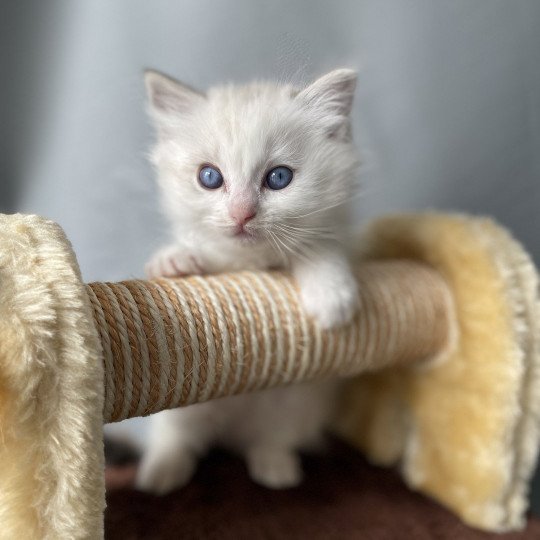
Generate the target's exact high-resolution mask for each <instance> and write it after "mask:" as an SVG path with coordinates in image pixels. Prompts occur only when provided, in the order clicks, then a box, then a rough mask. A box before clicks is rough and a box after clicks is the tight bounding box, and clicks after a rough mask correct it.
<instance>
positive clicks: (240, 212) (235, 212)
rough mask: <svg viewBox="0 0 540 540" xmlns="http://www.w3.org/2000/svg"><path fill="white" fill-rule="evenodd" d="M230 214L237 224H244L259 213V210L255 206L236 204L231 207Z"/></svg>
mask: <svg viewBox="0 0 540 540" xmlns="http://www.w3.org/2000/svg"><path fill="white" fill-rule="evenodd" d="M229 214H230V215H231V217H232V218H233V220H234V222H235V223H236V224H237V225H240V226H244V225H245V224H246V223H247V222H248V221H249V220H250V219H253V218H254V217H255V216H256V215H257V211H256V209H255V208H253V206H247V207H246V206H235V207H233V208H231V209H230V211H229Z"/></svg>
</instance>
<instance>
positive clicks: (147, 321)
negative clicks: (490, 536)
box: [0, 214, 540, 539]
mask: <svg viewBox="0 0 540 540" xmlns="http://www.w3.org/2000/svg"><path fill="white" fill-rule="evenodd" d="M359 243H360V246H361V247H362V250H363V252H364V254H363V262H362V263H360V264H359V265H358V267H357V277H358V280H359V286H360V306H359V311H358V314H357V316H356V318H355V319H354V321H353V322H352V323H351V324H350V325H348V326H347V327H344V328H340V329H335V330H330V331H321V330H320V329H318V328H317V327H316V325H315V324H314V323H313V322H312V321H311V320H310V319H309V318H308V317H307V316H306V315H305V314H304V312H303V311H302V309H301V307H300V303H299V299H298V294H297V291H296V289H295V286H294V283H293V281H292V280H291V279H290V278H289V277H287V276H286V275H284V274H281V273H264V272H261V273H254V272H241V273H237V274H225V275H219V276H207V277H189V278H184V279H178V280H165V279H163V280H157V281H153V282H146V281H126V282H121V283H92V284H89V285H84V284H83V283H82V281H81V277H80V273H79V269H78V265H77V262H76V259H75V256H74V254H73V252H72V250H71V246H70V245H69V242H68V240H67V239H66V237H65V235H64V233H63V232H62V230H61V229H60V227H59V226H58V225H56V224H54V223H52V222H50V221H47V220H44V219H42V218H39V217H36V216H22V215H15V216H1V215H0V428H1V435H2V438H1V440H0V523H1V524H2V526H1V528H0V538H10V539H11V538H40V539H41V538H45V539H57V538H70V539H72V538H73V539H76V538H81V539H82V538H85V539H86V538H101V537H102V536H103V509H104V501H105V498H104V484H103V443H102V425H103V421H106V422H108V421H117V420H121V419H124V418H128V417H131V416H140V415H145V414H150V413H152V412H156V411H159V410H163V409H166V408H172V407H176V406H181V405H187V404H190V403H195V402H201V401H205V400H208V399H213V398H217V397H220V396H225V395H232V394H235V393H240V392H248V391H253V390H257V389H261V388H266V387H271V386H276V385H279V384H288V383H293V382H297V381H306V380H311V379H315V378H320V377H324V376H344V377H349V378H350V383H348V384H347V389H346V391H345V393H344V395H343V396H342V397H343V403H342V405H343V407H342V410H341V412H340V414H339V416H338V418H337V419H336V424H335V427H336V430H338V431H339V433H341V434H342V436H344V437H345V438H346V439H348V440H349V441H351V442H352V443H353V444H354V445H356V446H357V447H358V448H361V449H362V450H363V451H364V452H365V453H366V455H367V456H368V457H369V459H370V460H372V461H374V462H376V463H380V464H383V465H390V464H400V466H401V468H402V471H403V476H404V478H405V480H406V481H407V482H408V484H409V485H410V486H411V487H413V488H415V489H418V490H420V491H422V492H424V493H427V494H429V495H431V496H432V497H434V498H435V499H437V500H438V501H440V502H441V503H443V504H445V505H446V506H447V507H449V508H450V509H452V510H453V511H454V512H455V513H456V514H457V515H458V516H460V517H461V518H462V519H463V520H465V521H466V522H467V523H470V524H471V525H473V526H476V527H480V528H483V529H487V530H496V531H502V530H513V529H517V528H520V527H521V526H523V523H524V514H525V510H526V505H527V484H528V480H529V479H530V477H531V475H532V472H533V470H534V465H535V459H536V456H537V451H538V442H539V438H540V432H539V425H538V416H539V413H540V392H538V391H537V390H536V388H537V384H538V381H539V380H540V369H539V366H540V352H539V350H540V349H539V344H540V328H539V321H540V315H539V313H540V309H539V303H538V279H537V272H536V269H535V268H534V266H533V265H532V263H531V261H530V259H529V257H528V256H527V254H526V253H525V251H524V250H523V248H522V247H521V246H520V245H519V244H518V243H517V242H515V240H513V239H512V238H511V237H510V235H509V234H508V233H507V232H506V231H504V230H503V229H502V228H501V227H499V226H497V225H495V224H494V223H493V222H491V221H489V220H481V219H477V218H470V217H467V216H455V215H449V216H447V215H437V214H427V215H419V216H401V217H394V218H388V219H383V220H380V221H378V222H376V223H375V224H374V225H373V226H371V227H370V229H369V230H368V232H367V233H366V235H365V237H364V238H363V240H362V241H361V242H359Z"/></svg>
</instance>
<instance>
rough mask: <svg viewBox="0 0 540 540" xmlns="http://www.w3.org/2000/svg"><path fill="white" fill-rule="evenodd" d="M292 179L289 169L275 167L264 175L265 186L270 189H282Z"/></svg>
mask: <svg viewBox="0 0 540 540" xmlns="http://www.w3.org/2000/svg"><path fill="white" fill-rule="evenodd" d="M292 178H293V172H292V171H291V169H289V167H283V166H281V167H276V168H275V169H272V170H271V171H269V172H268V174H267V175H266V185H267V187H269V188H270V189H283V188H284V187H287V186H288V185H289V184H290V183H291V180H292Z"/></svg>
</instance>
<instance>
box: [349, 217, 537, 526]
mask: <svg viewBox="0 0 540 540" xmlns="http://www.w3.org/2000/svg"><path fill="white" fill-rule="evenodd" d="M362 245H363V246H364V250H365V253H364V255H365V256H366V257H368V258H375V259H384V258H391V259H396V258H397V259H399V258H412V259H415V260H419V261H424V262H426V263H428V264H430V265H431V266H433V267H434V268H436V269H437V270H439V271H440V272H441V274H442V275H443V276H444V277H445V278H446V280H447V282H448V284H449V285H450V288H451V290H452V294H453V297H454V303H455V309H456V316H457V323H458V328H457V332H458V336H457V338H458V339H457V348H456V349H455V351H454V352H453V353H451V354H450V356H449V357H448V359H447V360H446V361H445V362H444V363H439V364H435V365H432V366H431V367H430V366H425V368H423V369H422V368H412V369H399V368H398V369H392V370H385V371H383V372H379V373H375V374H372V375H367V376H360V377H358V378H357V379H356V380H354V381H352V382H351V383H350V387H349V390H348V394H347V399H346V402H345V405H344V409H343V414H342V416H341V418H340V423H341V425H340V429H341V433H343V434H345V435H346V436H347V438H348V439H349V440H351V441H353V442H354V443H355V444H357V445H358V446H359V447H360V448H362V449H363V450H364V451H365V452H366V454H367V455H368V456H369V458H370V459H371V460H372V461H373V462H375V463H379V464H385V465H392V464H395V463H398V462H401V464H402V470H403V474H404V476H405V478H406V480H407V482H408V483H409V485H410V486H412V487H413V488H414V489H417V490H420V491H422V492H425V493H428V494H430V495H432V496H433V497H435V498H436V499H437V500H439V501H440V502H442V503H444V504H445V505H447V506H448V507H449V508H451V509H453V510H454V511H455V512H456V513H457V514H458V515H460V516H461V517H462V518H463V519H464V520H465V521H466V522H467V523H469V524H471V525H473V526H475V527H480V528H485V529H487V530H496V531H505V530H511V529H516V528H519V527H521V526H522V525H523V523H524V522H523V519H524V518H523V516H524V513H525V509H526V508H527V505H528V488H529V481H530V478H531V476H532V474H533V472H534V466H535V462H536V456H537V452H538V444H539V431H538V429H539V422H538V415H539V413H540V391H539V369H540V351H539V343H540V328H539V324H540V309H539V302H538V275H537V271H536V269H535V268H534V266H533V264H532V262H531V260H530V258H529V257H528V256H527V254H526V252H525V251H524V249H523V248H522V247H521V246H520V244H519V243H518V242H517V241H516V240H514V239H513V238H512V237H511V236H510V234H509V233H508V232H507V231H505V230H504V229H503V228H502V227H500V226H498V225H496V224H495V223H494V222H493V221H491V220H489V219H482V218H473V217H468V216H461V215H441V214H424V215H409V216H395V217H390V218H387V219H382V220H380V221H377V222H375V223H374V224H373V225H372V226H371V228H370V229H369V230H368V231H367V233H366V236H365V241H364V242H363V243H362Z"/></svg>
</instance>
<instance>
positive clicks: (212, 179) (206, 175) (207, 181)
mask: <svg viewBox="0 0 540 540" xmlns="http://www.w3.org/2000/svg"><path fill="white" fill-rule="evenodd" d="M199 182H200V183H201V185H202V186H204V187H205V188H208V189H218V188H220V187H221V186H222V185H223V176H222V175H221V173H220V172H219V171H218V170H217V169H214V167H208V166H206V167H203V168H202V169H201V170H200V171H199Z"/></svg>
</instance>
